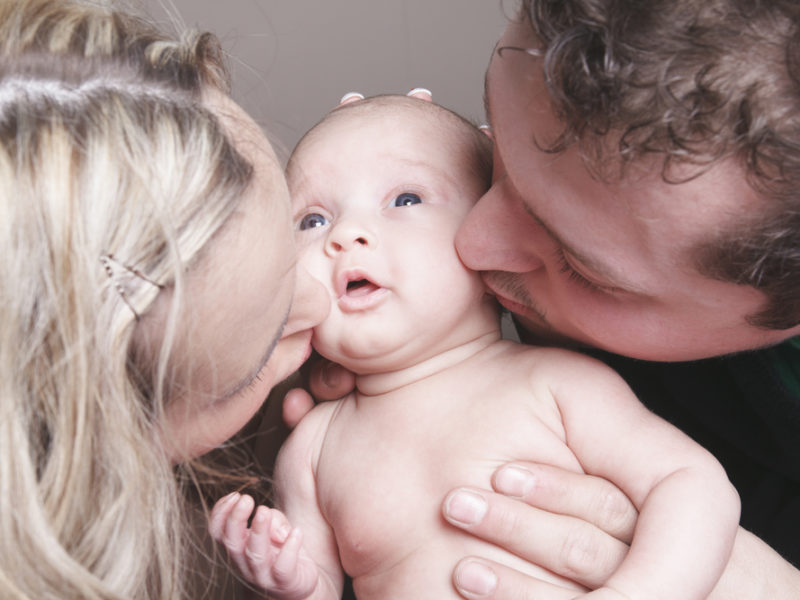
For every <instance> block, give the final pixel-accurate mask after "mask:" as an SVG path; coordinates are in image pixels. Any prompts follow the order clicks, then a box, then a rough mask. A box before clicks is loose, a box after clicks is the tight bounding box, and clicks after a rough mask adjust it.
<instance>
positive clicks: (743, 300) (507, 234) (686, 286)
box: [456, 22, 800, 361]
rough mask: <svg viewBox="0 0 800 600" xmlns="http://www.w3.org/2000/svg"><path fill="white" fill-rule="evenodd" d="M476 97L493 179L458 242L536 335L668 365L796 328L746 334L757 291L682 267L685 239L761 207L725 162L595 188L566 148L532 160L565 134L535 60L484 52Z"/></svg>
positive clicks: (637, 171)
mask: <svg viewBox="0 0 800 600" xmlns="http://www.w3.org/2000/svg"><path fill="white" fill-rule="evenodd" d="M504 46H513V47H517V48H535V47H536V46H537V40H536V38H535V37H534V35H533V33H532V31H531V29H530V26H529V24H528V23H527V22H522V23H510V24H509V26H508V28H507V29H506V31H505V33H504V35H503V37H502V38H501V40H500V42H499V43H498V48H502V47H504ZM486 99H487V112H488V115H489V119H490V122H491V124H492V130H493V134H494V139H495V153H494V160H495V165H494V183H493V186H492V188H491V189H490V190H489V191H488V192H487V193H486V195H484V196H483V197H482V198H481V200H480V201H479V202H478V204H477V205H476V206H475V208H474V209H473V210H472V211H471V213H470V214H469V216H468V217H467V220H466V221H465V223H464V225H463V226H462V227H461V229H460V231H459V234H458V237H457V240H456V245H457V247H458V250H459V253H460V255H461V257H462V260H464V262H465V263H466V265H467V266H468V267H470V268H472V269H476V270H480V271H483V272H484V280H485V282H486V284H487V285H488V286H489V288H490V289H491V290H492V291H493V292H494V293H495V294H496V295H497V297H498V299H499V301H500V302H501V304H503V305H504V306H506V307H507V308H509V309H510V310H512V311H513V312H514V313H516V315H517V316H518V317H519V321H520V323H521V324H522V325H523V326H524V327H525V328H527V329H528V330H529V331H530V332H531V333H532V334H533V335H534V336H535V339H536V340H538V341H540V342H542V341H544V342H551V343H558V344H565V345H577V346H593V347H599V348H603V349H606V350H610V351H612V352H616V353H619V354H624V355H628V356H633V357H637V358H643V359H649V360H664V361H670V360H691V359H697V358H703V357H708V356H714V355H719V354H725V353H730V352H734V351H738V350H743V349H748V348H754V347H759V346H763V345H768V344H772V343H776V342H778V341H780V340H781V339H783V338H786V337H788V336H789V335H790V334H792V333H794V334H796V333H798V331H796V330H790V331H768V330H762V329H759V328H756V327H753V326H751V325H749V324H748V323H747V322H746V320H745V319H746V317H747V316H748V315H750V314H752V313H754V312H756V311H757V310H758V309H759V308H760V307H761V306H762V304H763V302H764V300H765V298H764V296H763V295H762V294H761V293H760V292H758V291H756V290H755V289H753V288H750V287H745V286H738V285H735V284H731V283H725V282H720V281H715V280H712V279H709V278H707V277H705V276H704V275H702V274H701V273H699V272H698V271H697V269H696V267H695V265H694V263H693V260H692V255H691V249H692V248H693V247H694V246H695V245H696V244H698V243H699V242H701V241H703V240H708V239H711V237H712V236H713V235H714V234H715V232H718V231H721V229H722V228H723V227H724V226H730V223H731V222H732V220H733V219H734V218H736V217H740V216H741V215H743V214H745V213H746V211H754V210H759V207H761V206H763V202H764V201H763V200H762V199H760V198H759V197H758V196H757V195H756V194H755V193H754V192H753V191H752V189H751V188H750V187H748V185H747V183H746V182H745V178H744V175H743V173H742V172H741V171H740V169H739V168H738V167H737V166H736V165H735V164H733V163H720V164H718V165H716V166H714V167H713V168H712V169H710V170H708V171H707V172H705V173H704V174H703V175H701V176H700V177H696V178H694V179H691V180H689V181H686V182H684V183H680V184H668V183H665V182H664V181H663V180H662V178H661V161H655V162H653V163H652V164H639V165H634V166H631V167H629V168H628V170H627V171H626V172H625V177H624V179H622V180H621V181H615V182H613V183H604V182H602V181H600V180H599V179H598V178H596V177H593V176H592V174H591V173H590V172H589V171H588V170H587V169H586V167H585V166H584V163H583V161H582V159H581V157H580V155H579V153H578V149H577V148H575V147H572V148H570V149H569V150H567V151H566V152H563V153H560V154H549V153H546V152H543V151H542V150H541V149H540V148H542V147H546V146H547V145H549V144H550V143H552V142H553V141H554V140H555V139H556V137H557V136H558V134H559V133H560V132H561V129H562V126H561V124H560V123H559V121H558V119H557V117H556V116H555V114H554V113H553V111H552V109H551V106H550V101H549V96H548V94H547V91H546V88H545V85H544V81H543V77H542V69H541V60H540V59H539V58H536V57H534V56H532V55H530V54H527V53H525V52H523V51H520V50H506V51H503V52H502V53H498V52H497V51H495V52H494V54H493V56H492V60H491V63H490V65H489V69H488V72H487V77H486ZM537 144H538V145H537ZM796 329H798V330H800V328H796Z"/></svg>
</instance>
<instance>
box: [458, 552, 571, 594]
mask: <svg viewBox="0 0 800 600" xmlns="http://www.w3.org/2000/svg"><path fill="white" fill-rule="evenodd" d="M453 586H454V587H455V588H456V591H457V592H458V593H459V594H460V595H461V596H463V597H464V598H468V599H469V600H475V599H478V598H480V599H491V600H571V599H572V598H575V596H576V595H578V594H579V592H576V590H575V589H574V588H568V587H562V586H559V585H556V584H553V583H548V582H546V581H542V580H540V579H536V578H535V577H531V576H529V575H526V574H524V573H520V572H519V571H516V570H514V569H511V568H509V567H506V566H503V565H501V564H498V563H494V562H492V561H489V560H484V559H481V558H474V557H470V558H465V559H463V560H461V561H460V562H459V563H458V565H456V568H455V570H454V571H453Z"/></svg>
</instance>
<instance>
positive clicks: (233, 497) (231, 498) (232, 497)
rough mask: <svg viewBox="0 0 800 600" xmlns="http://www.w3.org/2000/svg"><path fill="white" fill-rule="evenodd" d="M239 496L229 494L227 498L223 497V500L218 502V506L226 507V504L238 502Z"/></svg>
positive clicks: (232, 493) (237, 493)
mask: <svg viewBox="0 0 800 600" xmlns="http://www.w3.org/2000/svg"><path fill="white" fill-rule="evenodd" d="M239 495H240V494H239V492H231V493H230V494H228V495H227V496H225V497H224V498H223V499H222V500H221V501H220V506H227V505H228V504H230V503H231V502H233V501H234V500H238V499H239Z"/></svg>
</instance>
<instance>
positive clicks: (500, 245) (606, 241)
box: [320, 22, 800, 599]
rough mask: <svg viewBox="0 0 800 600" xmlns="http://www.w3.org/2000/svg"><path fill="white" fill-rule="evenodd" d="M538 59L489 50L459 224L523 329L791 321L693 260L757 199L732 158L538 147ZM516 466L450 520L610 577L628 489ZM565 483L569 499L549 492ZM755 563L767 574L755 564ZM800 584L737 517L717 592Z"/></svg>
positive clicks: (477, 576) (583, 333)
mask: <svg viewBox="0 0 800 600" xmlns="http://www.w3.org/2000/svg"><path fill="white" fill-rule="evenodd" d="M506 45H508V46H517V47H523V48H525V47H535V46H536V43H535V39H533V37H532V35H531V33H530V29H529V27H528V26H527V25H526V24H525V23H524V22H523V23H510V24H509V26H508V28H507V30H506V32H505V33H504V35H503V37H502V39H501V40H500V42H499V43H498V46H500V47H502V46H506ZM520 61H526V62H527V63H528V67H527V68H526V67H525V66H523V65H521V64H520ZM536 61H537V59H536V58H534V57H533V56H530V55H527V54H525V53H523V52H513V51H512V52H508V53H503V56H502V58H501V57H500V56H498V54H497V53H496V52H495V53H494V54H493V56H492V61H491V63H490V66H489V69H488V72H487V77H486V88H487V94H486V95H487V104H488V113H489V116H490V120H491V124H492V127H493V133H494V140H495V177H494V185H493V187H492V189H491V190H490V191H489V192H488V193H487V194H486V195H485V196H484V197H483V198H482V199H481V200H480V201H479V203H478V205H477V206H476V207H475V209H474V210H473V211H472V212H471V213H470V215H469V216H468V218H467V221H466V223H465V224H464V226H463V227H462V229H461V231H460V232H459V235H458V238H457V246H458V249H459V253H460V255H461V257H462V258H463V260H464V261H465V263H466V264H467V265H468V266H470V267H472V268H476V269H481V270H484V271H486V273H485V275H484V279H485V281H486V282H487V285H488V286H489V287H490V288H491V289H492V290H493V291H495V292H496V293H497V294H498V299H499V300H500V302H501V303H503V304H505V305H506V306H507V307H509V308H510V309H511V310H512V311H513V312H515V313H516V314H517V316H518V322H519V324H521V325H522V326H523V327H524V328H525V329H526V330H527V331H526V330H523V331H522V332H521V335H522V337H523V339H529V340H532V341H538V342H541V341H542V340H544V341H547V342H551V343H556V344H562V345H574V346H579V347H580V346H595V347H599V348H604V349H607V350H611V351H613V352H617V353H620V354H625V355H628V356H633V357H639V358H645V359H650V360H690V359H696V358H702V357H707V356H713V355H718V354H725V353H729V352H733V351H737V350H742V349H750V348H758V347H761V346H765V345H771V344H775V343H778V342H780V341H782V340H784V339H786V338H788V337H791V336H794V335H797V334H798V331H799V330H798V328H797V327H795V328H793V329H790V330H785V331H774V330H773V331H769V330H762V329H758V328H755V327H753V326H751V325H749V324H748V323H747V322H746V320H745V319H746V317H747V316H748V315H749V314H752V313H754V312H755V311H756V310H757V309H758V308H759V307H760V306H761V303H762V301H763V298H762V297H761V295H760V294H759V293H758V292H756V291H755V290H753V289H751V288H746V287H741V286H736V285H733V284H730V283H723V282H718V281H713V280H710V279H708V278H705V277H703V276H702V275H701V274H699V273H698V272H697V270H696V269H695V268H694V266H693V263H692V261H691V255H690V250H691V248H692V246H693V244H695V243H697V242H698V241H700V240H701V239H702V236H703V235H704V232H713V231H716V230H717V228H719V227H720V226H722V225H723V224H726V223H730V221H731V219H732V218H733V216H735V215H741V213H742V211H757V210H759V209H760V207H762V206H763V205H762V202H763V200H762V199H760V198H759V197H757V196H756V195H755V194H754V193H753V191H752V189H751V188H749V187H748V186H747V185H746V183H745V181H744V177H743V174H742V172H741V171H740V170H739V169H738V168H737V167H736V165H734V164H732V163H726V162H723V163H719V164H717V165H716V166H714V167H713V168H711V169H710V170H708V171H707V172H706V173H705V174H704V175H703V176H701V177H698V178H696V179H693V180H691V181H688V182H686V183H681V184H677V185H674V184H665V183H664V182H663V181H661V180H660V179H659V178H657V177H654V176H653V175H649V174H648V173H650V172H655V173H658V172H660V168H655V169H649V168H648V165H642V166H641V168H636V169H634V170H632V171H631V172H629V173H628V174H627V176H626V178H625V179H624V180H623V181H622V182H618V183H615V184H605V183H602V182H600V181H599V180H597V179H596V178H593V177H592V176H591V175H590V173H589V172H588V171H587V170H586V168H585V167H584V165H583V163H582V161H581V159H580V157H579V156H578V155H577V152H576V150H575V149H570V150H568V151H567V152H565V153H563V154H559V155H550V154H546V153H543V152H541V151H540V150H538V149H537V148H536V147H535V145H534V144H533V143H532V140H533V139H534V137H535V138H536V139H537V140H541V144H542V145H545V144H546V143H547V141H548V140H552V139H554V136H556V135H557V134H558V133H559V131H560V128H559V123H558V120H557V118H556V116H555V115H554V113H553V111H552V109H551V107H550V106H549V103H548V99H547V98H548V97H547V92H546V90H545V89H544V87H543V84H542V78H541V70H540V68H538V67H537V64H536ZM520 67H522V68H520ZM571 271H574V273H571ZM320 387H322V386H320ZM520 466H522V467H524V471H526V472H528V473H530V480H531V482H532V483H531V485H530V490H529V492H528V493H526V494H525V495H524V496H522V497H519V495H518V494H516V493H511V495H510V496H507V495H502V494H508V493H509V492H510V490H509V489H507V488H506V487H504V486H503V485H500V484H499V474H500V473H501V472H502V471H499V472H498V474H497V475H496V476H495V479H494V480H493V486H494V490H496V491H498V492H500V493H501V494H494V493H492V492H490V491H485V490H484V491H482V494H483V498H484V500H485V502H486V505H485V510H484V511H483V516H482V518H480V519H476V520H475V521H474V522H471V523H469V524H463V523H461V524H456V525H457V526H459V527H462V528H464V529H466V530H468V531H472V532H473V533H475V534H476V535H478V536H480V537H482V538H484V539H487V540H491V541H495V542H496V543H498V544H499V545H501V546H503V547H505V548H509V549H512V550H514V551H515V552H517V553H518V554H519V555H520V556H524V557H528V558H529V559H531V560H533V561H534V562H537V563H538V564H540V565H543V566H546V567H548V568H549V569H551V570H553V571H554V572H556V573H560V574H562V575H564V576H566V577H568V578H570V579H573V580H575V581H579V582H583V583H584V584H586V585H588V586H590V587H594V586H596V585H597V584H598V582H601V581H604V580H605V578H606V577H607V576H608V575H609V574H610V573H611V572H613V570H614V569H615V568H616V567H617V565H618V564H619V561H620V560H621V559H622V557H623V556H624V555H625V553H626V552H627V543H628V541H629V540H628V539H627V537H626V536H625V535H622V534H621V533H620V531H621V530H622V531H624V530H625V529H627V528H628V527H630V526H632V524H633V523H634V522H635V519H636V517H635V513H631V512H630V511H629V510H624V509H621V508H620V507H625V505H626V499H625V498H624V496H623V495H622V494H621V493H620V491H619V490H618V489H616V488H615V487H614V486H612V485H611V484H609V482H608V481H605V480H602V479H597V478H591V477H587V476H581V477H575V476H574V475H572V474H569V473H565V472H564V471H562V470H559V469H548V468H544V467H543V466H541V465H532V464H523V465H520ZM567 488H568V489H569V490H570V492H569V494H568V496H569V497H570V498H571V501H570V502H568V503H566V504H564V505H561V504H559V503H558V502H557V501H556V502H554V500H557V499H558V498H560V497H562V496H563V495H564V492H563V491H564V490H565V489H567ZM520 500H521V501H520ZM443 511H444V513H445V515H446V514H447V505H446V503H445V504H443ZM609 522H614V523H616V525H615V526H614V527H611V526H610V525H609ZM512 523H513V524H514V525H515V526H514V527H511V526H510V524H512ZM620 523H622V524H624V525H622V526H620ZM759 569H760V570H761V571H762V572H766V573H771V574H772V575H773V576H772V577H763V576H760V575H756V572H757V571H758V570H759ZM455 580H456V582H457V584H458V585H459V586H460V587H459V589H460V591H461V593H462V595H463V596H464V597H465V598H478V597H480V598H494V599H501V598H513V599H517V598H566V597H570V596H569V594H568V593H565V592H563V591H561V590H557V589H554V588H553V587H552V586H550V585H549V584H545V583H542V582H540V581H536V580H533V579H531V578H529V577H526V576H524V575H522V574H520V573H518V572H513V571H511V570H509V569H506V568H504V567H502V566H500V565H497V564H491V565H490V563H488V562H487V561H484V560H474V559H471V558H470V559H465V561H464V562H462V563H460V565H459V566H458V567H457V569H456V571H455ZM798 586H800V573H798V571H797V570H796V569H794V568H793V567H792V566H791V565H789V564H788V563H787V562H786V561H784V560H783V559H782V558H781V557H780V556H778V555H777V554H776V553H775V552H774V551H772V550H771V549H770V548H769V547H767V546H766V544H764V543H763V542H761V541H760V540H758V539H757V538H755V536H753V535H752V534H750V533H748V532H746V531H743V530H741V529H740V530H739V535H737V538H736V545H735V547H734V551H733V554H732V557H731V559H730V561H729V563H728V568H727V570H726V572H725V574H724V575H723V577H722V579H721V580H720V582H719V584H718V586H717V587H716V588H715V590H714V592H713V593H712V595H711V596H710V598H720V599H721V598H726V599H728V598H742V599H744V598H764V599H767V598H788V597H792V595H793V594H795V593H796V590H797V589H798Z"/></svg>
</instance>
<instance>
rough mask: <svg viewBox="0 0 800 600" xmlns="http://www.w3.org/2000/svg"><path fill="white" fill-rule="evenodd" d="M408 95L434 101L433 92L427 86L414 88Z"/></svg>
mask: <svg viewBox="0 0 800 600" xmlns="http://www.w3.org/2000/svg"><path fill="white" fill-rule="evenodd" d="M406 96H411V97H412V98H419V99H420V100H425V101H426V102H433V94H432V93H431V91H430V90H429V89H426V88H421V87H418V88H414V89H413V90H411V91H410V92H408V94H406Z"/></svg>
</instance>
